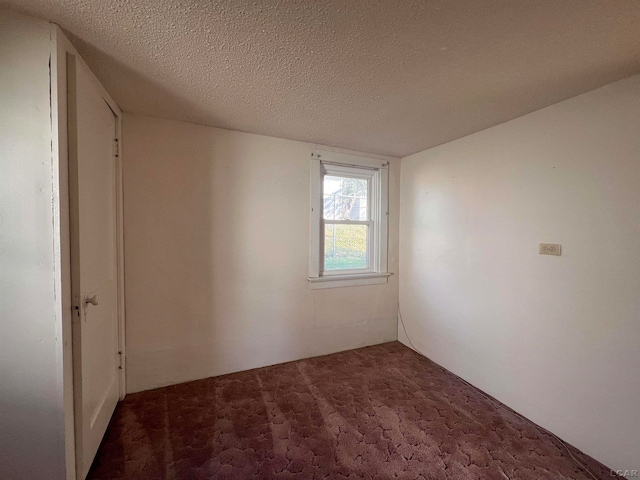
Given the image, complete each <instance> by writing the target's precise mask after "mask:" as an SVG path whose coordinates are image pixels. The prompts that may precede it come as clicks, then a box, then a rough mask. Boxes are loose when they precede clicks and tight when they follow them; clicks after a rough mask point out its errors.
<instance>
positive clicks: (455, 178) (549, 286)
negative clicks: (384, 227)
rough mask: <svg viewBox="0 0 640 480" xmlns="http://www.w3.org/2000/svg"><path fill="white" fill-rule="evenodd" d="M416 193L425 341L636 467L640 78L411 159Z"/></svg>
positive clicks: (424, 347) (403, 292)
mask: <svg viewBox="0 0 640 480" xmlns="http://www.w3.org/2000/svg"><path fill="white" fill-rule="evenodd" d="M401 187H402V194H401V225H400V236H401V244H400V252H401V257H400V260H401V261H400V308H401V311H402V316H403V319H404V323H405V325H406V328H407V330H408V333H409V336H410V338H411V340H412V342H413V344H414V345H415V346H416V347H417V348H418V349H419V350H421V351H422V352H424V353H425V354H426V355H427V356H429V357H430V358H431V359H433V360H434V361H435V362H437V363H439V364H441V365H442V366H444V367H446V368H447V369H449V370H451V371H453V372H454V373H456V374H458V375H460V376H461V377H463V378H465V379H466V380H468V381H469V382H471V383H473V384H474V385H476V386H477V387H479V388H481V389H483V390H484V391H486V392H487V393H489V394H491V395H493V396H495V397H497V398H498V399H499V400H501V401H503V402H504V403H506V404H507V405H509V406H510V407H512V408H514V409H515V410H517V411H519V412H521V413H522V414H524V415H525V416H527V417H528V418H530V419H531V420H533V421H534V422H536V423H538V424H540V425H542V426H544V427H546V428H548V429H550V430H551V431H553V432H554V433H556V434H557V435H559V436H560V437H562V438H564V439H565V440H567V441H568V442H570V443H572V444H573V445H575V446H577V447H578V448H580V449H582V450H583V451H585V452H586V453H588V454H590V455H592V456H593V457H595V458H596V459H598V460H600V461H601V462H603V463H604V464H605V465H608V466H609V467H613V468H628V469H631V468H635V469H637V468H638V467H639V466H640V464H639V463H638V462H639V461H640V407H639V406H640V76H636V77H632V78H630V79H627V80H624V81H621V82H617V83H614V84H611V85H608V86H606V87H603V88H601V89H598V90H595V91H593V92H590V93H587V94H584V95H581V96H579V97H575V98H573V99H570V100H567V101H564V102H561V103H559V104H556V105H553V106H551V107H548V108H545V109H543V110H540V111H538V112H535V113H532V114H529V115H526V116H524V117H521V118H518V119H516V120H513V121H511V122H508V123H505V124H502V125H499V126H497V127H494V128H491V129H488V130H485V131H482V132H480V133H477V134H474V135H471V136H468V137H465V138H462V139H460V140H456V141H454V142H451V143H448V144H445V145H442V146H439V147H436V148H433V149H430V150H426V151H424V152H420V153H417V154H415V155H412V156H410V157H407V158H404V159H402V180H401ZM540 242H546V243H560V244H562V248H563V251H562V256H560V257H552V256H544V255H539V254H538V243H540ZM400 330H402V327H400ZM400 336H401V339H403V335H400Z"/></svg>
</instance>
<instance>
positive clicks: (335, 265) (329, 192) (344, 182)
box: [323, 175, 369, 270]
mask: <svg viewBox="0 0 640 480" xmlns="http://www.w3.org/2000/svg"><path fill="white" fill-rule="evenodd" d="M323 188H324V199H323V218H324V219H325V227H324V268H325V270H343V269H352V268H367V267H368V265H367V257H368V256H367V243H368V242H367V237H368V235H369V231H368V230H369V227H368V225H359V224H355V225H351V224H332V223H331V221H332V220H352V221H367V220H369V212H368V211H367V206H368V201H367V195H368V182H367V180H366V179H362V178H350V177H338V176H333V175H325V177H324V187H323Z"/></svg>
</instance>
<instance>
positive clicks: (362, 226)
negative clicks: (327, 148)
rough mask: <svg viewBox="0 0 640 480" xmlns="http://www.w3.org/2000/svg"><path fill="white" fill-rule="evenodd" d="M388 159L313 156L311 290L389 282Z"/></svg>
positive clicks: (330, 153)
mask: <svg viewBox="0 0 640 480" xmlns="http://www.w3.org/2000/svg"><path fill="white" fill-rule="evenodd" d="M387 188H388V162H387V161H384V160H375V159H369V158H361V157H356V156H353V155H346V154H339V153H334V152H312V154H311V246H310V257H309V282H310V285H311V288H331V287H343V286H351V285H369V284H374V283H386V281H387V277H388V276H389V274H388V273H387V217H388V211H387V210H388V209H387V204H388V192H387Z"/></svg>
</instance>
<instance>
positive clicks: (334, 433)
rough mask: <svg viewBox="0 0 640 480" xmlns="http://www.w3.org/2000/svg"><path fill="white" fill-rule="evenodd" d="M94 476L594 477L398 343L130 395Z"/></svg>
mask: <svg viewBox="0 0 640 480" xmlns="http://www.w3.org/2000/svg"><path fill="white" fill-rule="evenodd" d="M569 449H571V453H572V455H574V456H575V457H576V458H577V459H579V460H580V462H582V464H583V465H586V466H587V467H588V468H589V470H590V471H591V472H592V473H593V475H595V477H596V478H611V473H610V471H609V469H607V468H606V467H604V466H603V465H601V464H600V463H598V462H596V461H595V460H593V459H592V458H590V457H588V456H586V455H584V454H582V453H581V452H579V451H578V450H576V449H573V448H572V447H569ZM89 478H91V479H94V480H98V479H125V478H126V479H179V480H181V479H271V478H274V479H275V478H277V479H280V478H282V479H288V478H300V479H316V478H318V479H320V478H330V479H334V478H335V479H342V478H349V479H359V478H371V479H374V478H375V479H392V478H402V479H405V478H406V479H419V478H424V479H445V478H446V479H553V480H558V479H563V478H571V479H592V478H594V477H592V476H591V475H590V474H589V473H588V472H587V471H585V470H584V469H582V468H581V467H580V466H578V464H577V463H576V462H575V461H574V460H573V459H572V458H571V456H570V455H569V453H568V452H567V449H566V448H565V447H564V446H563V445H562V444H560V443H559V442H558V441H557V440H556V439H554V438H553V437H552V436H551V435H549V434H547V433H545V432H544V431H543V430H541V429H539V428H538V427H536V426H534V425H533V424H531V423H529V422H527V421H525V420H523V419H521V418H519V417H517V416H516V415H515V414H514V413H512V412H511V411H510V410H509V409H508V408H506V407H504V406H501V405H500V404H498V403H497V402H494V401H490V400H488V399H487V398H485V397H484V396H483V395H482V394H481V393H479V392H478V391H476V390H475V389H474V388H472V387H470V386H469V385H467V384H466V383H464V382H463V381H462V380H460V379H459V378H458V377H456V376H455V375H452V374H451V373H449V372H447V371H446V370H444V369H443V368H441V367H439V366H438V365H436V364H435V363H433V362H431V361H430V360H428V359H426V358H424V357H422V356H421V355H418V354H417V353H415V352H414V351H413V350H410V349H409V348H407V347H405V346H404V345H402V344H400V343H398V342H393V343H387V344H383V345H376V346H373V347H366V348H361V349H358V350H351V351H347V352H342V353H336V354H333V355H327V356H323V357H317V358H311V359H306V360H300V361H296V362H291V363H286V364H282V365H275V366H271V367H265V368H260V369H256V370H250V371H246V372H240V373H235V374H231V375H225V376H221V377H215V378H208V379H204V380H198V381H194V382H189V383H184V384H180V385H173V386H169V387H164V388H159V389H156V390H151V391H146V392H141V393H135V394H130V395H127V397H126V399H125V400H124V401H123V402H122V403H121V404H120V405H118V408H117V409H116V412H115V415H114V417H113V419H112V420H111V424H110V426H109V429H108V431H107V434H106V436H105V438H104V440H103V443H102V445H101V447H100V450H99V452H98V455H97V457H96V460H95V462H94V465H93V467H92V470H91V472H90V474H89Z"/></svg>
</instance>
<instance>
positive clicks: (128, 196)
mask: <svg viewBox="0 0 640 480" xmlns="http://www.w3.org/2000/svg"><path fill="white" fill-rule="evenodd" d="M124 130H125V134H124V159H125V160H124V166H125V167H124V189H125V190H124V196H125V199H124V204H125V284H126V301H127V307H126V308H127V377H128V380H127V382H128V391H129V392H134V391H139V390H145V389H149V388H154V387H158V386H162V385H168V384H172V383H180V382H184V381H188V380H193V379H197V378H205V377H209V376H214V375H221V374H225V373H230V372H235V371H239V370H246V369H250V368H256V367H260V366H264V365H269V364H275V363H282V362H286V361H291V360H296V359H299V358H303V357H311V356H316V355H323V354H327V353H333V352H336V351H340V350H346V349H351V348H357V347H361V346H365V345H372V344H375V343H381V342H385V341H391V340H395V339H396V334H397V333H396V328H397V327H396V308H397V277H392V278H391V279H390V281H389V283H388V284H385V285H368V286H360V287H348V288H332V289H325V290H310V289H309V285H308V282H307V276H308V263H309V212H308V209H309V175H310V174H309V162H308V160H307V158H308V155H309V147H308V145H306V144H303V143H299V142H292V141H288V140H282V139H275V138H270V137H264V136H259V135H251V134H246V133H241V132H234V131H230V130H223V129H215V128H210V127H203V126H197V125H192V124H187V123H181V122H173V121H166V120H160V119H155V118H151V117H142V116H137V115H125V119H124ZM395 191H396V190H394V192H395ZM396 238H397V237H394V238H393V240H392V241H390V250H391V251H394V252H395V249H396V248H397V240H395V239H396ZM390 265H391V268H392V270H395V269H396V265H397V255H396V254H393V255H391V256H390ZM395 271H397V270H395Z"/></svg>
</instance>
